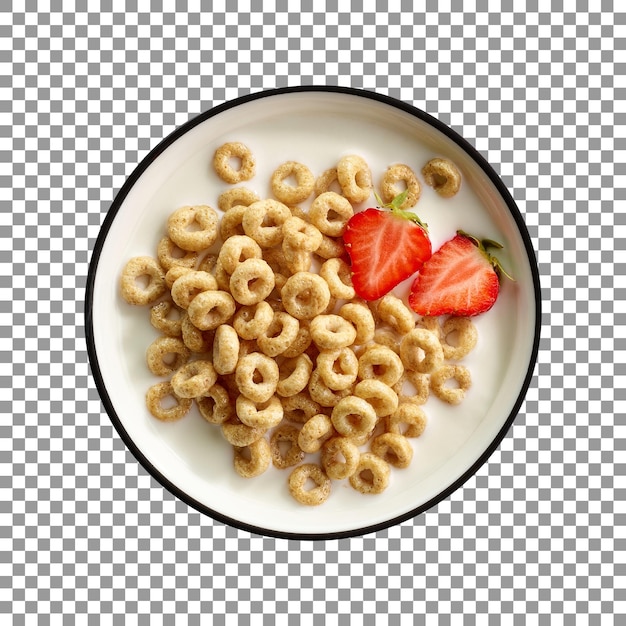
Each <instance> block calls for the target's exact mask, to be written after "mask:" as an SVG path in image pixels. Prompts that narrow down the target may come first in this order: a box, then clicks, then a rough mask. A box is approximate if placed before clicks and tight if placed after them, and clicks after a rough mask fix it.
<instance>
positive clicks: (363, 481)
mask: <svg viewBox="0 0 626 626" xmlns="http://www.w3.org/2000/svg"><path fill="white" fill-rule="evenodd" d="M390 474H391V470H390V468H389V464H388V463H387V462H386V461H383V460H382V459H381V458H380V457H379V456H376V455H375V454H373V453H372V452H364V453H363V454H361V457H360V458H359V462H358V464H357V467H356V469H355V470H354V473H353V474H352V475H351V476H350V478H349V479H348V480H349V481H350V485H352V487H353V488H354V489H356V490H357V491H359V492H360V493H365V494H377V493H382V492H383V491H384V490H385V489H386V488H387V486H388V485H389V475H390Z"/></svg>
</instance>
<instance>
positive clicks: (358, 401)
mask: <svg viewBox="0 0 626 626" xmlns="http://www.w3.org/2000/svg"><path fill="white" fill-rule="evenodd" d="M330 419H331V420H332V422H333V426H334V427H335V430H336V431H337V432H338V433H339V434H340V435H343V436H344V437H349V438H353V437H360V436H361V435H367V434H368V433H370V432H372V430H373V429H374V426H376V420H377V417H376V411H375V410H374V407H372V405H371V404H370V403H369V402H367V400H363V398H359V397H358V396H346V397H345V398H342V399H341V400H340V401H339V402H338V403H337V405H336V406H335V407H334V408H333V412H332V413H331V416H330Z"/></svg>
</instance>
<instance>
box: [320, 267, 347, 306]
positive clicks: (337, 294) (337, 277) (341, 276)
mask: <svg viewBox="0 0 626 626" xmlns="http://www.w3.org/2000/svg"><path fill="white" fill-rule="evenodd" d="M320 276H321V277H322V278H323V279H324V280H325V281H326V282H327V283H328V288H329V289H330V295H331V296H333V298H337V299H338V300H352V299H353V298H354V296H355V293H354V287H353V286H352V274H351V272H350V266H349V265H348V264H347V263H346V262H345V261H344V260H343V259H340V258H333V259H328V260H327V261H325V262H324V263H322V266H321V267H320Z"/></svg>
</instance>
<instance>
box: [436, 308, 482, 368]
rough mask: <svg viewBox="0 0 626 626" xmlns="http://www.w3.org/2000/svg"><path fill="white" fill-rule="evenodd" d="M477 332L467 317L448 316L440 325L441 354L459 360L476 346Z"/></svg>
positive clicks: (452, 359)
mask: <svg viewBox="0 0 626 626" xmlns="http://www.w3.org/2000/svg"><path fill="white" fill-rule="evenodd" d="M477 341H478V332H477V331H476V326H474V324H473V322H472V320H471V319H470V318H469V317H449V318H448V319H447V320H446V321H445V322H444V323H443V325H442V327H441V347H442V348H443V356H444V358H446V359H449V360H451V361H460V360H461V359H462V358H464V357H466V356H467V355H468V354H469V353H470V352H471V351H472V350H473V349H474V347H475V346H476V342H477Z"/></svg>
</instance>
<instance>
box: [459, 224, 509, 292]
mask: <svg viewBox="0 0 626 626" xmlns="http://www.w3.org/2000/svg"><path fill="white" fill-rule="evenodd" d="M456 232H457V235H460V236H461V237H465V238H467V239H469V240H470V241H471V242H472V243H473V244H474V245H475V246H476V247H477V248H478V249H479V250H480V251H481V253H482V254H483V255H484V256H485V258H486V259H487V260H488V261H489V263H490V264H491V266H492V267H493V269H494V270H495V271H496V273H497V274H498V276H501V275H502V274H504V276H506V277H507V278H508V279H509V280H512V281H513V282H515V278H513V276H511V274H509V273H508V272H507V271H506V270H505V269H504V267H503V266H502V262H501V261H500V259H498V257H496V256H494V255H493V254H491V253H490V252H489V251H488V248H495V249H496V250H502V249H503V248H504V246H503V245H502V244H501V243H500V242H499V241H494V240H493V239H479V238H478V237H475V236H474V235H470V234H469V233H466V232H465V231H464V230H457V231H456Z"/></svg>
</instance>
